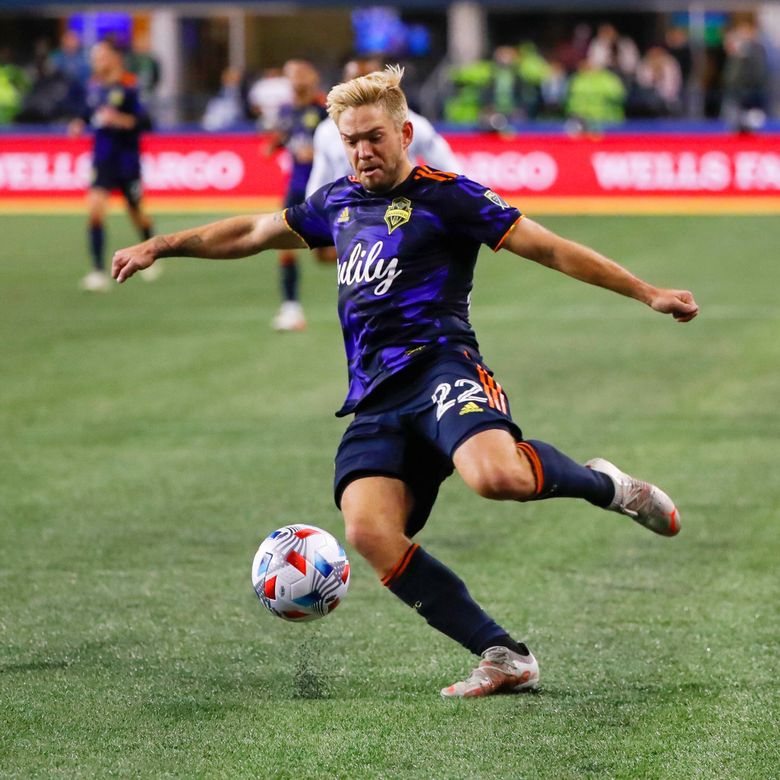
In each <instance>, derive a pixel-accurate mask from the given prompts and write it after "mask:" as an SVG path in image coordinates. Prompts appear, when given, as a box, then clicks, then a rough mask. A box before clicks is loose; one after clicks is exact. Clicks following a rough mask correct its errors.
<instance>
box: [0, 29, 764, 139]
mask: <svg viewBox="0 0 780 780" xmlns="http://www.w3.org/2000/svg"><path fill="white" fill-rule="evenodd" d="M662 38H663V39H662V40H659V41H657V42H655V43H653V44H652V45H650V46H648V47H647V48H646V49H645V50H644V51H641V50H640V48H639V46H638V45H637V43H636V42H635V41H634V40H633V39H632V38H631V37H629V36H627V35H625V34H622V33H621V31H620V30H619V29H618V28H617V27H616V26H615V25H613V24H610V23H602V24H600V25H598V27H596V28H595V29H593V28H592V27H591V26H590V25H587V24H584V23H583V24H579V25H577V26H575V27H574V28H573V32H572V33H571V35H570V36H569V37H568V38H567V39H566V40H561V41H558V42H557V43H555V45H553V46H552V47H549V48H546V49H544V50H542V49H540V48H539V47H538V46H537V44H536V43H535V42H533V41H523V42H520V43H519V44H518V45H512V46H507V45H502V46H498V47H497V48H496V49H495V50H494V51H493V54H492V57H491V58H490V59H485V60H479V61H477V62H472V63H469V64H466V65H462V66H458V67H453V66H446V65H442V66H441V67H440V68H439V69H438V76H437V78H436V79H435V88H434V90H433V94H434V99H432V100H431V99H428V100H427V101H425V100H421V101H420V102H419V103H417V104H416V105H415V106H413V107H415V108H417V109H418V110H422V113H425V114H427V115H428V117H429V118H430V119H433V120H438V121H444V122H446V123H448V124H450V125H456V126H464V127H481V128H484V129H493V130H498V131H500V130H502V129H504V128H507V127H512V126H516V125H518V124H522V123H526V122H534V121H544V120H553V121H564V120H565V121H570V122H577V123H580V124H582V125H583V126H599V125H603V124H614V123H620V122H622V121H624V120H625V119H626V118H655V117H672V118H674V117H687V116H694V117H701V116H707V117H721V118H723V119H725V120H726V121H728V122H729V123H731V124H734V125H748V124H752V125H754V126H759V125H760V124H761V122H762V121H763V118H765V116H766V114H767V113H768V112H769V111H770V101H771V69H770V65H769V62H770V59H769V57H768V52H767V49H766V47H765V46H764V44H763V43H762V40H761V36H760V31H759V30H758V29H757V26H756V23H755V21H754V20H753V19H752V17H750V16H746V17H735V18H734V19H733V20H732V22H731V24H730V25H729V26H728V27H727V28H726V29H725V31H724V33H723V36H722V41H721V43H720V44H719V46H718V47H717V49H713V48H711V47H710V48H708V49H706V50H705V49H702V50H701V51H700V52H699V53H698V54H696V53H695V51H694V49H692V47H691V45H690V41H689V39H688V31H687V28H686V27H683V26H670V27H669V28H668V29H667V30H666V32H665V34H664V35H663V36H662ZM282 65H283V63H280V67H279V68H270V69H267V70H265V71H263V72H262V73H259V74H248V73H242V72H241V71H239V70H238V69H236V68H234V67H225V68H224V70H223V72H222V74H221V84H220V87H219V89H218V91H217V92H216V94H214V95H212V97H211V99H210V100H208V103H207V105H206V106H205V110H204V111H203V113H202V114H201V115H199V116H198V117H197V121H199V123H200V124H201V126H202V127H203V128H205V129H207V130H223V129H229V128H237V127H241V126H246V125H247V124H248V123H250V122H257V124H258V125H259V126H260V127H261V128H265V129H268V128H272V127H274V124H275V119H276V115H277V113H278V111H279V109H280V107H281V106H283V105H285V104H289V103H290V102H291V101H292V90H291V87H290V83H289V80H288V79H287V78H286V77H285V75H284V73H283V71H282V67H281V66H282ZM125 67H126V68H127V70H128V71H130V72H131V73H133V74H135V76H136V78H137V82H138V86H139V89H140V92H141V95H142V98H143V99H144V101H145V102H146V104H147V107H148V109H149V112H150V114H151V116H152V117H154V114H155V90H156V88H157V85H158V84H159V81H160V66H159V64H158V62H157V60H156V59H155V57H154V56H153V54H152V53H151V51H150V48H149V42H148V40H147V39H145V38H143V37H140V38H138V39H136V40H134V42H133V46H132V48H129V49H128V50H127V52H126V61H125ZM415 75H417V74H415V71H414V68H410V69H409V70H408V73H407V89H408V92H409V94H410V95H411V96H412V99H413V100H412V102H416V101H415V100H414V97H415V96H416V95H422V94H423V93H424V92H425V89H424V86H425V85H424V84H423V83H422V79H420V82H419V83H418V84H414V83H412V82H413V80H414V78H415ZM89 78H90V62H89V53H88V51H86V49H85V48H84V47H83V46H82V44H81V41H80V40H79V37H78V35H77V34H76V33H75V32H73V31H68V32H66V33H65V34H64V35H63V36H62V38H61V40H60V42H59V46H58V47H57V48H56V49H54V50H50V49H49V46H48V44H47V43H46V41H45V40H42V41H40V42H39V43H38V45H36V49H35V54H34V57H33V61H32V62H30V63H26V64H20V63H18V62H16V61H15V59H14V56H13V51H12V50H11V49H10V47H8V46H5V47H2V48H0V124H9V123H12V122H18V123H48V122H60V121H65V120H67V119H68V118H70V117H72V116H75V115H78V113H79V111H80V106H81V105H82V104H83V100H84V95H85V91H86V84H87V83H88V79H89ZM322 81H323V83H322V89H323V90H324V91H325V90H327V86H328V81H329V79H327V78H323V80H322ZM432 81H433V79H432ZM427 94H428V96H429V98H430V95H431V90H430V89H428V90H427ZM201 105H202V104H201ZM195 118H196V117H191V119H195Z"/></svg>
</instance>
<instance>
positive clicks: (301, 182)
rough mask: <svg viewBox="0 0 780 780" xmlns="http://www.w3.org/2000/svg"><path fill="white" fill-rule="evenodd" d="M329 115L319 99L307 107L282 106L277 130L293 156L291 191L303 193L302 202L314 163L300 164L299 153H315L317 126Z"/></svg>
mask: <svg viewBox="0 0 780 780" xmlns="http://www.w3.org/2000/svg"><path fill="white" fill-rule="evenodd" d="M327 115H328V112H327V111H326V110H325V106H324V105H323V104H322V101H321V100H319V99H317V100H315V101H314V102H312V103H309V104H307V105H305V106H292V105H287V106H282V107H281V109H280V110H279V119H278V120H277V123H276V129H277V131H278V132H279V133H280V134H281V136H282V141H283V143H284V145H285V147H286V148H287V150H288V151H289V152H290V155H291V156H292V170H291V171H290V184H289V189H290V190H292V191H295V192H300V193H301V200H302V199H303V197H304V193H305V192H306V182H307V181H308V180H309V174H310V173H311V168H312V162H311V161H309V162H298V159H297V157H298V154H297V153H298V151H299V150H304V149H308V150H310V151H311V152H312V154H313V152H314V131H315V130H316V129H317V125H318V124H319V123H320V122H321V121H322V120H323V119H324V118H325V117H326V116H327Z"/></svg>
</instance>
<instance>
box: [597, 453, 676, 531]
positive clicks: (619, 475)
mask: <svg viewBox="0 0 780 780" xmlns="http://www.w3.org/2000/svg"><path fill="white" fill-rule="evenodd" d="M585 466H586V468H589V469H593V470H594V471H600V472H602V473H603V474H606V475H607V476H608V477H609V478H610V479H611V480H612V482H613V483H614V485H615V498H614V499H613V500H612V503H611V504H610V505H609V506H608V507H607V509H611V510H612V511H613V512H619V513H620V514H622V515H627V516H628V517H630V518H631V519H632V520H635V521H636V522H637V523H639V524H640V525H643V526H644V527H645V528H649V529H650V530H651V531H654V532H655V533H657V534H661V536H674V535H675V534H677V533H678V532H679V530H680V513H679V512H678V511H677V507H676V506H675V505H674V501H672V499H671V498H669V496H667V495H666V493H664V491H663V490H661V488H659V487H656V486H655V485H651V484H650V483H649V482H643V481H642V480H641V479H635V478H634V477H631V476H629V475H628V474H625V473H624V472H622V471H621V470H620V469H619V468H618V467H617V466H615V465H614V464H613V463H610V462H609V461H608V460H604V458H593V459H592V460H589V461H588V462H587V463H586V464H585Z"/></svg>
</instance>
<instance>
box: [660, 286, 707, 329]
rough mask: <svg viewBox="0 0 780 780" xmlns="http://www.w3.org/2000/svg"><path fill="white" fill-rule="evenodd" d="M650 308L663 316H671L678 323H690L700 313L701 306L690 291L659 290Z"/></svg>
mask: <svg viewBox="0 0 780 780" xmlns="http://www.w3.org/2000/svg"><path fill="white" fill-rule="evenodd" d="M650 306H651V307H652V308H653V309H655V311H659V312H661V313H662V314H671V315H672V317H674V318H675V319H676V320H677V322H689V321H690V320H692V319H693V318H694V317H695V316H696V315H697V314H698V313H699V306H698V304H697V303H696V301H695V300H694V299H693V295H692V294H691V293H690V292H688V290H658V292H657V294H656V295H655V296H654V297H653V299H652V300H651V301H650Z"/></svg>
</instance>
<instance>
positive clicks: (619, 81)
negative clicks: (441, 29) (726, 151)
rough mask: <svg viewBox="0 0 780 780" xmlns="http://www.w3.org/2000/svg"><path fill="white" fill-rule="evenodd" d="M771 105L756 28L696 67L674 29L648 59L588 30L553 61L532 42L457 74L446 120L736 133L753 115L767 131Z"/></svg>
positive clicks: (681, 31) (622, 40)
mask: <svg viewBox="0 0 780 780" xmlns="http://www.w3.org/2000/svg"><path fill="white" fill-rule="evenodd" d="M769 97H770V70H769V66H768V58H767V51H766V50H765V47H764V45H763V44H762V42H761V40H760V36H759V31H758V29H757V27H756V24H755V22H754V21H753V20H752V19H751V18H743V19H739V20H737V21H736V22H734V23H733V24H732V25H731V26H730V27H729V28H728V29H727V30H726V31H725V33H724V36H723V43H722V51H715V52H712V51H708V52H702V55H701V61H700V62H699V63H698V66H697V63H696V62H694V57H693V56H692V50H691V46H690V42H689V40H688V32H687V29H686V28H684V27H670V28H668V29H667V30H666V34H665V36H664V39H663V40H662V41H658V42H656V43H654V44H652V45H651V46H649V47H648V48H647V49H646V50H645V51H644V52H642V51H640V49H639V47H638V46H637V44H636V43H635V42H634V40H632V39H631V38H630V37H628V36H626V35H623V34H621V32H620V31H619V30H618V29H617V28H616V27H615V26H614V25H613V24H609V23H604V24H601V25H599V26H598V28H597V29H596V30H595V31H592V30H591V28H590V27H589V26H588V25H585V24H580V25H578V26H577V27H575V29H574V31H573V34H572V35H571V37H570V38H569V39H567V40H565V41H561V42H559V43H558V44H557V45H556V46H555V47H553V48H552V49H551V50H550V51H547V52H542V51H540V50H539V49H538V48H537V46H536V44H535V43H533V42H532V41H525V42H522V43H520V44H519V45H518V46H499V47H497V48H496V49H495V50H494V52H493V56H492V58H491V59H490V60H481V61H478V62H474V63H470V64H468V65H464V66H462V67H458V68H453V69H451V70H450V72H449V74H448V83H447V85H446V87H445V97H444V100H443V101H442V109H441V111H442V116H443V118H444V119H445V120H446V121H447V122H449V123H451V124H455V125H465V126H470V127H473V126H480V127H483V128H489V129H494V130H502V129H503V128H505V127H508V126H512V125H515V124H518V123H523V122H527V121H535V120H545V119H548V120H563V119H567V120H572V121H576V122H580V123H582V124H584V125H596V126H598V125H603V124H614V123H620V122H622V121H624V120H625V119H626V118H656V117H683V116H691V115H696V114H706V115H710V116H720V117H722V118H724V119H726V120H727V121H729V122H731V123H737V122H742V121H744V120H745V115H746V114H748V115H749V116H752V119H753V121H754V122H756V121H760V117H761V115H764V116H765V114H766V112H767V110H768V108H769V105H768V104H769ZM694 98H696V99H697V100H698V101H699V104H698V105H697V106H693V105H692V104H691V103H692V100H693V99H694Z"/></svg>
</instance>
